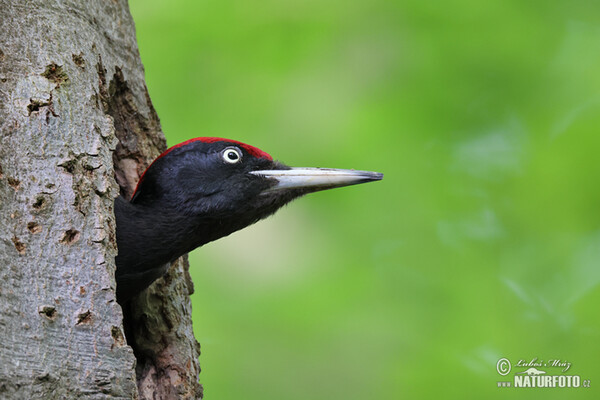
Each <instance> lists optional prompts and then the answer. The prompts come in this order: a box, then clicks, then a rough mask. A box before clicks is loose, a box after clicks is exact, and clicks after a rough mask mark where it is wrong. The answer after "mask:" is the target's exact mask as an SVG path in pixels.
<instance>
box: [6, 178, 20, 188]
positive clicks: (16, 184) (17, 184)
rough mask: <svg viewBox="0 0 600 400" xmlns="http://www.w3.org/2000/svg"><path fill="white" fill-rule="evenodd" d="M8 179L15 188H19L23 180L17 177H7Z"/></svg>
mask: <svg viewBox="0 0 600 400" xmlns="http://www.w3.org/2000/svg"><path fill="white" fill-rule="evenodd" d="M6 180H7V181H8V184H9V185H10V186H11V187H12V188H13V189H15V190H19V185H20V184H21V181H20V180H18V179H15V178H10V177H9V178H6Z"/></svg>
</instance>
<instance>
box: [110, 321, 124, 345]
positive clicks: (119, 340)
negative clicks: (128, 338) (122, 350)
mask: <svg viewBox="0 0 600 400" xmlns="http://www.w3.org/2000/svg"><path fill="white" fill-rule="evenodd" d="M110 334H111V336H112V338H113V340H114V341H115V346H119V347H121V346H124V345H125V337H124V336H123V331H121V328H119V327H118V326H113V327H112V328H111V329H110Z"/></svg>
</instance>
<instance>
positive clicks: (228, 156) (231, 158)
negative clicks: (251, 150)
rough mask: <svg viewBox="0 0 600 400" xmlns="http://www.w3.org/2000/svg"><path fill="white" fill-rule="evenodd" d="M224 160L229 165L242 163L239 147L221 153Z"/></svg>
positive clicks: (229, 148)
mask: <svg viewBox="0 0 600 400" xmlns="http://www.w3.org/2000/svg"><path fill="white" fill-rule="evenodd" d="M221 155H222V156H223V160H224V161H225V162H226V163H229V164H235V163H239V162H240V161H242V152H241V151H240V149H238V148H237V147H228V148H226V149H225V150H223V153H221Z"/></svg>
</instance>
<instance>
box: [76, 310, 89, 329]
mask: <svg viewBox="0 0 600 400" xmlns="http://www.w3.org/2000/svg"><path fill="white" fill-rule="evenodd" d="M91 322H92V313H91V312H90V310H87V311H85V312H82V313H80V314H79V315H77V324H76V325H81V324H89V323H91Z"/></svg>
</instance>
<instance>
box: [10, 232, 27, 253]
mask: <svg viewBox="0 0 600 400" xmlns="http://www.w3.org/2000/svg"><path fill="white" fill-rule="evenodd" d="M12 242H13V244H14V245H15V249H17V251H18V252H19V254H25V248H26V246H25V243H23V242H21V240H20V239H19V238H18V237H16V236H13V237H12Z"/></svg>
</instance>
